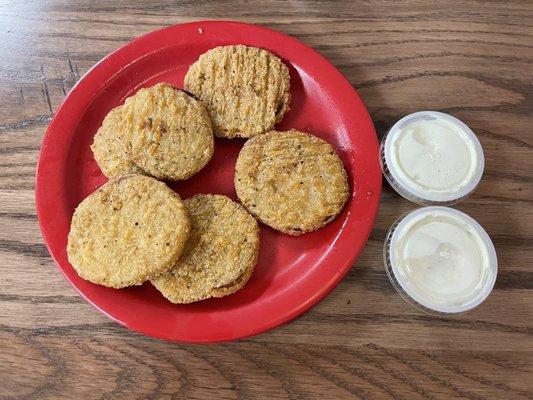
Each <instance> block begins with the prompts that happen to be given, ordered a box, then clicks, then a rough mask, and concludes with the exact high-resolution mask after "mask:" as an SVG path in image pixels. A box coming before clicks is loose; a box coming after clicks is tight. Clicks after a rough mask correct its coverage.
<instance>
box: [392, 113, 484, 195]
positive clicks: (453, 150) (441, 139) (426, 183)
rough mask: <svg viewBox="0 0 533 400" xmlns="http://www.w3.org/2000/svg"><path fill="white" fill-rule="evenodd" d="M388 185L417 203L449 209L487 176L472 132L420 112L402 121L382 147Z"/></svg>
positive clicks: (442, 116) (444, 118)
mask: <svg viewBox="0 0 533 400" xmlns="http://www.w3.org/2000/svg"><path fill="white" fill-rule="evenodd" d="M382 165H383V169H384V174H385V177H386V178H387V180H388V181H389V183H390V184H391V185H392V186H393V187H394V188H395V189H396V190H397V191H398V192H399V193H400V194H401V195H402V196H404V197H406V198H407V199H409V200H411V201H414V202H415V203H418V204H451V203H453V202H456V201H459V200H461V199H463V198H464V197H466V196H467V195H468V194H470V193H471V192H472V191H473V190H474V189H475V187H476V186H477V185H478V183H479V181H480V179H481V176H482V174H483V167H484V157H483V150H482V149H481V145H480V143H479V141H478V140H477V138H476V136H475V135H474V133H473V132H472V131H471V130H470V129H469V128H468V127H467V126H466V125H465V124H463V123H462V122H461V121H459V120H458V119H456V118H454V117H452V116H451V115H447V114H443V113H439V112H435V111H422V112H417V113H414V114H410V115H408V116H406V117H404V118H402V119H401V120H400V121H398V122H397V123H396V124H395V125H394V126H393V127H392V128H391V129H390V131H389V133H388V134H387V136H386V137H385V139H384V141H383V143H382Z"/></svg>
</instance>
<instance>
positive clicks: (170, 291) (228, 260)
mask: <svg viewBox="0 0 533 400" xmlns="http://www.w3.org/2000/svg"><path fill="white" fill-rule="evenodd" d="M185 207H186V208H187V211H188V212H189V215H190V217H191V221H192V230H191V236H190V238H189V241H188V242H187V245H186V246H185V250H184V251H183V254H182V256H181V257H180V259H179V260H178V262H177V263H176V265H175V267H174V269H172V270H171V271H169V272H166V273H164V274H162V275H161V276H159V277H157V278H155V279H152V281H151V282H152V284H153V285H154V286H155V287H156V288H157V289H158V290H159V291H160V292H161V293H162V294H163V295H164V296H165V297H166V298H167V299H168V300H170V301H171V302H173V303H191V302H194V301H198V300H204V299H207V298H210V297H222V296H226V295H228V294H231V293H234V292H236V291H237V290H239V289H241V288H242V287H243V286H244V285H245V284H246V282H247V281H248V279H249V278H250V276H251V275H252V272H253V270H254V267H255V264H256V263H257V257H258V253H259V226H258V224H257V221H256V220H255V219H254V218H253V217H252V216H251V215H250V214H249V213H248V212H247V211H246V210H245V209H244V208H243V207H242V206H241V205H240V204H237V203H235V202H234V201H232V200H231V199H229V198H228V197H226V196H222V195H212V194H199V195H196V196H194V197H192V198H190V199H187V200H185Z"/></svg>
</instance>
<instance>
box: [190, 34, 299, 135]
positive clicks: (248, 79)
mask: <svg viewBox="0 0 533 400" xmlns="http://www.w3.org/2000/svg"><path fill="white" fill-rule="evenodd" d="M185 88H186V89H187V90H188V91H189V92H191V93H192V94H193V95H195V96H196V97H197V98H198V99H200V100H201V101H202V102H204V104H205V105H206V107H207V110H208V111H209V114H210V116H211V120H212V122H213V130H214V133H215V135H217V136H221V137H227V138H233V137H236V136H238V137H252V136H255V135H258V134H261V133H264V132H268V131H269V130H271V129H272V128H273V127H274V125H275V124H277V123H278V122H280V121H281V119H282V118H283V116H284V115H285V114H286V113H287V111H289V103H290V98H291V95H290V90H289V89H290V77H289V69H288V68H287V66H286V65H285V64H283V62H282V61H281V60H280V59H279V58H278V57H276V56H275V55H274V54H272V53H270V52H268V51H266V50H262V49H258V48H255V47H247V46H243V45H237V46H222V47H216V48H214V49H211V50H209V51H208V52H206V53H204V54H202V55H201V56H200V58H199V59H198V61H196V62H195V63H194V64H193V65H192V66H191V67H190V68H189V71H188V72H187V75H186V76H185Z"/></svg>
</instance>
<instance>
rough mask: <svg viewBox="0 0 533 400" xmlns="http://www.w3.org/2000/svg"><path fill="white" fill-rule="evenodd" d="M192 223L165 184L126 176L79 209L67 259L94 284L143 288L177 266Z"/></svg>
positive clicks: (84, 201)
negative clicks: (145, 284) (154, 277)
mask: <svg viewBox="0 0 533 400" xmlns="http://www.w3.org/2000/svg"><path fill="white" fill-rule="evenodd" d="M190 225H191V223H190V219H189V216H188V214H187V210H186V209H185V206H184V205H183V202H182V201H181V200H180V198H179V196H178V195H177V194H176V193H174V192H173V191H172V190H171V189H169V188H168V187H167V186H166V185H165V184H164V183H163V182H159V181H158V180H156V179H154V178H150V177H147V176H142V175H123V176H122V177H119V178H116V179H115V180H111V181H109V182H108V183H106V184H105V185H103V186H102V187H101V188H99V189H98V190H96V191H95V192H94V193H93V194H91V195H90V196H88V197H87V198H86V199H85V200H83V201H82V202H81V203H80V205H79V206H78V207H77V208H76V211H75V212H74V215H73V217H72V223H71V226H70V233H69V236H68V246H67V253H68V259H69V261H70V263H71V264H72V266H73V267H74V269H76V271H77V272H78V274H79V275H80V276H81V277H82V278H84V279H87V280H89V281H91V282H93V283H97V284H100V285H104V286H108V287H113V288H122V287H125V286H132V285H139V284H141V283H143V282H144V281H146V280H148V279H149V278H150V277H152V276H154V275H158V274H161V273H162V272H164V271H167V270H169V269H170V268H172V267H173V266H174V264H175V263H176V261H177V259H178V257H179V256H180V254H181V253H182V251H183V248H184V246H185V242H186V241H187V239H188V237H189V233H190Z"/></svg>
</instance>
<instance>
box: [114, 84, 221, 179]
mask: <svg viewBox="0 0 533 400" xmlns="http://www.w3.org/2000/svg"><path fill="white" fill-rule="evenodd" d="M123 113H124V115H123V118H124V121H123V122H124V129H125V130H126V131H127V132H128V133H129V135H127V134H125V135H124V136H126V137H127V138H128V139H129V140H128V141H127V143H126V148H127V150H128V151H129V154H130V156H131V159H132V160H133V161H134V162H135V164H137V165H138V166H139V167H141V168H142V169H143V170H144V171H146V172H148V173H149V174H151V175H153V176H155V177H157V178H160V179H170V180H182V179H187V178H189V177H191V176H192V175H194V174H195V173H197V172H198V171H200V170H201V169H202V168H203V167H205V165H206V164H207V163H208V162H209V160H210V159H211V157H212V156H213V152H214V139H213V131H212V128H211V120H210V118H209V115H208V113H207V110H206V109H205V107H204V106H203V104H202V103H200V102H199V101H198V100H196V99H194V98H192V97H191V96H189V95H188V94H186V93H185V92H184V91H182V90H178V89H175V88H173V87H172V86H170V85H169V84H167V83H160V84H157V85H155V86H152V87H150V88H146V89H141V90H139V91H138V92H137V93H136V94H135V95H134V96H132V97H129V98H128V99H127V100H126V102H125V103H124V107H123Z"/></svg>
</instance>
